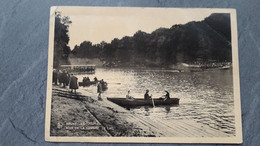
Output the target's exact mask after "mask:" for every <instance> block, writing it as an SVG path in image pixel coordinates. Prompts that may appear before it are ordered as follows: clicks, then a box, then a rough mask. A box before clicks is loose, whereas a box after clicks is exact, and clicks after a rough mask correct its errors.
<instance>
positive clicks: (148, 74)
mask: <svg viewBox="0 0 260 146" xmlns="http://www.w3.org/2000/svg"><path fill="white" fill-rule="evenodd" d="M87 76H88V77H90V80H93V78H94V77H97V78H98V80H100V79H104V81H106V82H107V83H108V90H107V91H105V92H104V94H103V95H102V97H103V98H105V97H118V98H122V97H125V96H126V94H127V91H128V90H130V91H131V96H133V97H135V98H143V97H144V94H145V90H146V89H149V91H150V92H149V93H150V94H152V96H153V97H154V98H158V97H161V96H162V95H164V94H165V92H164V90H167V91H168V92H169V93H170V96H171V97H176V98H180V104H179V105H177V106H162V107H154V108H153V107H139V108H135V109H130V111H131V112H132V113H133V114H138V115H141V116H144V117H147V118H150V119H158V120H163V121H167V122H171V120H172V121H174V120H182V119H183V120H195V121H196V122H198V123H202V124H206V125H208V126H209V127H211V128H214V129H217V130H220V131H222V132H225V133H227V134H230V135H231V136H233V135H235V122H234V120H235V117H234V95H233V75H232V69H228V70H209V71H201V72H175V71H173V70H160V69H132V68H123V69H119V68H116V69H108V68H97V69H96V73H95V74H85V75H77V77H78V79H79V81H82V79H83V77H87ZM79 91H80V92H82V93H83V94H85V95H87V96H91V97H97V87H96V86H90V87H84V88H83V87H80V89H79Z"/></svg>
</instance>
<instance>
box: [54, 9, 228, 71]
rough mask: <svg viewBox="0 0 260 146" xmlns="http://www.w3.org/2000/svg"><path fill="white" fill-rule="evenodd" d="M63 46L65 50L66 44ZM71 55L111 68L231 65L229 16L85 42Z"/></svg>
mask: <svg viewBox="0 0 260 146" xmlns="http://www.w3.org/2000/svg"><path fill="white" fill-rule="evenodd" d="M65 24H66V23H65ZM63 25H64V24H63ZM55 33H56V31H55ZM55 35H56V34H55ZM63 40H66V39H63ZM63 42H64V46H63V47H65V48H66V45H65V44H66V41H63ZM66 51H68V50H67V49H64V48H63V53H65V54H67V53H66ZM70 54H71V55H70V57H76V58H88V59H94V58H98V59H100V60H101V61H102V62H103V65H104V66H109V67H118V66H121V67H123V66H124V67H128V66H149V67H159V66H160V67H168V66H170V65H172V64H176V63H182V62H185V63H194V62H202V63H208V62H231V61H232V52H231V29H230V15H229V14H225V13H221V14H212V15H210V16H209V17H207V18H205V19H204V20H203V21H198V22H194V21H193V22H189V23H187V24H184V25H173V26H172V27H171V28H158V29H156V30H154V31H153V32H151V33H146V32H143V31H141V30H139V31H137V32H136V33H135V34H134V35H133V36H131V37H130V36H125V37H123V38H121V39H118V38H114V39H113V40H112V41H111V43H107V42H104V41H103V42H101V43H99V44H92V42H90V41H84V42H82V43H81V44H80V45H79V46H77V45H76V46H75V47H74V49H73V50H72V51H71V52H70ZM67 57H68V56H66V55H65V56H64V59H65V58H67Z"/></svg>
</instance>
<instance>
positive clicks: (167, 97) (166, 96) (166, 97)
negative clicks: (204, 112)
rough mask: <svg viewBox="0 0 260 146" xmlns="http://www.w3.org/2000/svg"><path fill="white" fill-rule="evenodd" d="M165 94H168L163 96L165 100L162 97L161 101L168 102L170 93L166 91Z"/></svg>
mask: <svg viewBox="0 0 260 146" xmlns="http://www.w3.org/2000/svg"><path fill="white" fill-rule="evenodd" d="M164 92H166V94H165V95H163V97H164V98H162V97H161V98H160V99H162V100H164V101H165V100H167V99H170V93H169V92H168V91H166V90H165V91H164Z"/></svg>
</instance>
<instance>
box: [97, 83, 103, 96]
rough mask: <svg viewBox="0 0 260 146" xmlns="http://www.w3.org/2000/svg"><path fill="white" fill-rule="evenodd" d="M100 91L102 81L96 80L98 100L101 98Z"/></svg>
mask: <svg viewBox="0 0 260 146" xmlns="http://www.w3.org/2000/svg"><path fill="white" fill-rule="evenodd" d="M102 92H103V89H102V83H101V82H98V85H97V93H98V100H102V98H101V94H102Z"/></svg>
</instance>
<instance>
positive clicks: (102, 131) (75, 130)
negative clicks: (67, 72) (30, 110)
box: [50, 85, 232, 137]
mask: <svg viewBox="0 0 260 146" xmlns="http://www.w3.org/2000/svg"><path fill="white" fill-rule="evenodd" d="M52 91H53V94H52V108H51V132H50V135H51V136H82V137H84V136H85V137H93V136H106V137H111V136H112V137H183V136H185V137H206V136H209V137H214V136H215V137H231V136H232V135H229V134H226V133H224V132H221V131H218V130H215V129H212V128H210V127H208V126H207V125H205V124H200V123H197V122H196V121H193V120H175V121H174V123H170V122H167V121H158V120H154V119H150V118H147V117H141V116H140V115H137V114H134V113H131V111H129V110H126V109H124V108H122V107H120V106H118V105H116V104H114V103H112V102H110V101H108V100H107V99H106V98H103V100H102V101H99V100H97V97H89V96H85V95H82V93H80V92H77V94H73V93H70V92H69V89H68V88H67V87H65V88H62V87H59V86H58V85H53V89H52Z"/></svg>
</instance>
